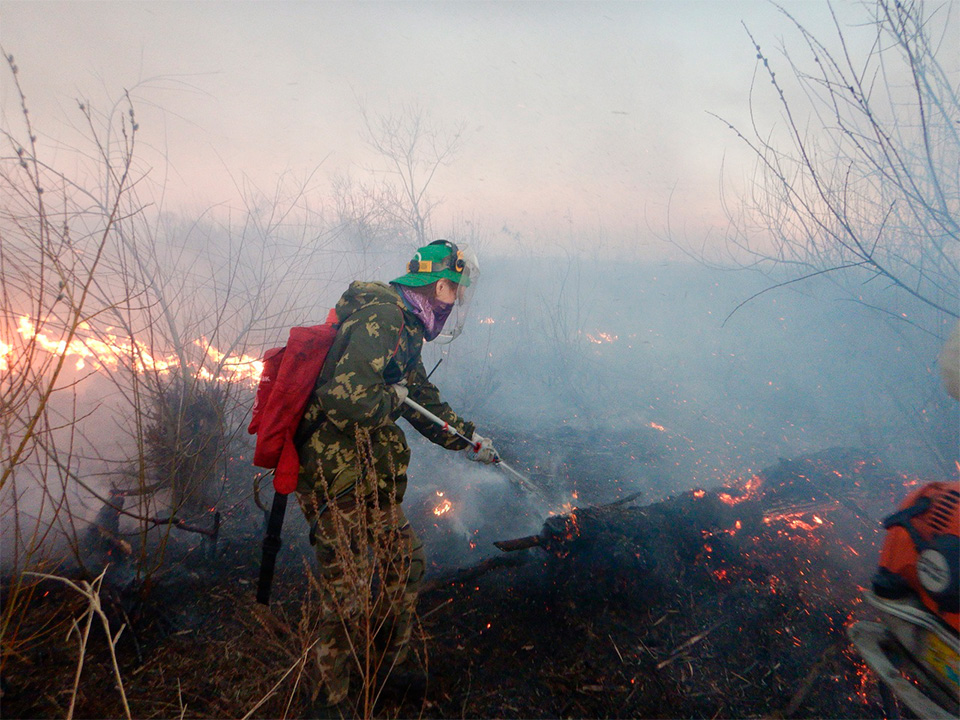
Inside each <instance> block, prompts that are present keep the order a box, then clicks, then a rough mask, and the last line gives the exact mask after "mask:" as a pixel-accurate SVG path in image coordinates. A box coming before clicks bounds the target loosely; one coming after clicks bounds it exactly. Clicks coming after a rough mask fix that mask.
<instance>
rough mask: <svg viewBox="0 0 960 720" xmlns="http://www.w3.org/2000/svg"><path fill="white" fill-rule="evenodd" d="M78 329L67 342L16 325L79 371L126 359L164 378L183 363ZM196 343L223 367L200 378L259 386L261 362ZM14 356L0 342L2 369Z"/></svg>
mask: <svg viewBox="0 0 960 720" xmlns="http://www.w3.org/2000/svg"><path fill="white" fill-rule="evenodd" d="M78 330H79V332H78V334H77V335H75V336H74V337H73V338H72V339H71V340H70V342H69V343H68V342H67V341H66V340H63V339H55V338H52V337H50V336H49V335H48V334H47V333H44V332H38V331H37V327H36V325H34V323H33V322H31V320H30V318H29V317H27V316H26V315H23V316H20V318H19V319H18V322H17V334H18V335H20V336H21V337H22V338H23V340H24V341H25V342H27V343H30V344H32V345H33V346H34V347H35V348H38V349H40V350H42V351H44V352H47V353H50V354H52V355H60V356H63V357H65V358H68V359H71V360H73V359H75V367H76V369H77V370H83V369H84V368H85V367H86V366H87V362H91V363H92V364H93V365H94V368H95V369H97V370H109V369H113V368H117V367H119V366H120V365H121V361H122V360H123V359H126V358H130V359H132V364H133V367H134V369H135V370H136V372H138V373H145V372H155V373H158V374H160V375H165V374H167V373H169V372H171V371H173V370H175V369H177V368H178V367H179V366H180V360H179V358H178V357H177V356H176V355H175V354H172V353H171V354H169V355H167V356H165V357H159V356H154V355H153V354H152V353H150V352H149V351H148V349H147V347H146V346H145V345H144V344H143V343H141V342H139V341H137V340H131V339H129V338H122V337H119V336H117V335H114V334H112V333H109V332H107V333H103V334H101V335H100V336H98V337H93V336H92V335H91V334H90V333H89V330H90V327H89V325H87V324H86V323H81V324H80V326H79V328H78ZM193 344H194V345H196V346H197V347H199V348H201V349H202V350H203V355H204V362H205V363H208V364H213V365H215V366H218V367H219V368H220V372H219V373H218V374H217V375H216V376H215V375H214V373H213V372H211V371H210V369H209V368H208V367H204V366H201V367H200V368H198V371H197V375H198V376H199V377H200V378H202V379H205V380H214V379H216V380H218V381H227V382H244V381H245V382H249V383H251V384H256V382H257V381H258V380H259V379H260V374H261V373H262V372H263V363H262V362H261V361H260V360H258V359H256V358H254V357H251V356H249V355H244V354H241V355H232V356H228V355H226V354H225V353H221V352H220V351H219V350H217V348H215V347H214V346H213V345H210V343H209V342H208V341H207V340H206V338H201V339H199V340H195V341H194V343H193ZM13 354H14V349H13V346H12V345H10V344H9V343H7V342H4V341H2V340H0V370H8V369H9V361H8V360H7V358H8V357H9V358H12V357H13Z"/></svg>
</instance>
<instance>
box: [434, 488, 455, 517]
mask: <svg viewBox="0 0 960 720" xmlns="http://www.w3.org/2000/svg"><path fill="white" fill-rule="evenodd" d="M437 497H438V498H439V502H438V503H437V505H436V506H435V507H434V508H433V514H434V515H436V516H437V517H440V516H442V515H446V514H447V513H448V512H450V511H451V510H453V503H452V502H450V500H449V498H445V497H444V496H443V492H441V491H440V490H437Z"/></svg>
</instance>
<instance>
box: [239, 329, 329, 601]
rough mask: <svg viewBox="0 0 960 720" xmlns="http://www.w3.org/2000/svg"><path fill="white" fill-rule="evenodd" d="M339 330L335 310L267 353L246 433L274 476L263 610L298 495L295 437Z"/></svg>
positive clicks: (257, 461)
mask: <svg viewBox="0 0 960 720" xmlns="http://www.w3.org/2000/svg"><path fill="white" fill-rule="evenodd" d="M338 328H339V324H338V321H337V314H336V311H334V310H331V311H330V313H329V315H328V316H327V321H326V322H325V323H324V324H323V325H313V326H311V327H295V328H291V330H290V337H289V339H288V340H287V344H286V345H285V346H284V347H280V348H273V349H271V350H268V351H267V353H266V354H265V355H264V358H263V373H261V375H260V383H259V385H258V386H257V395H256V399H255V400H254V403H253V417H252V419H251V421H250V426H249V427H248V428H247V432H249V433H250V434H251V435H256V436H257V443H256V447H255V449H254V453H253V464H254V465H256V466H257V467H261V468H267V469H272V470H273V489H274V495H273V504H272V505H271V507H270V516H269V519H268V520H267V532H266V536H265V537H264V538H263V555H262V559H261V562H260V578H259V580H258V582H257V602H259V603H261V604H263V605H268V604H269V603H270V586H271V584H272V583H273V570H274V566H275V564H276V559H277V554H278V553H279V552H280V547H281V546H282V545H283V541H282V540H281V538H280V531H281V529H282V528H283V516H284V514H285V513H286V510H287V496H288V495H289V494H290V493H292V492H293V491H294V490H296V489H297V477H298V475H299V473H300V457H299V455H298V454H297V448H296V445H295V444H294V442H293V436H294V433H295V432H296V431H297V426H298V425H299V424H300V420H301V418H302V417H303V411H304V410H305V409H306V406H307V401H308V400H309V399H310V394H311V393H312V392H313V388H314V385H315V384H316V382H317V376H318V375H320V370H321V368H323V362H324V360H326V358H327V353H328V352H329V351H330V347H331V346H332V345H333V341H334V338H336V336H337V329H338Z"/></svg>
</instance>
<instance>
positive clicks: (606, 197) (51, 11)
mask: <svg viewBox="0 0 960 720" xmlns="http://www.w3.org/2000/svg"><path fill="white" fill-rule="evenodd" d="M787 7H788V8H789V9H790V10H791V12H793V13H795V14H796V16H797V17H798V19H800V20H801V21H803V22H804V23H805V24H807V25H808V26H809V27H810V28H812V29H814V30H817V31H818V32H822V33H823V34H824V35H829V34H830V33H831V32H832V29H831V24H830V19H829V11H828V6H827V5H826V3H823V2H819V1H814V0H808V1H807V2H799V3H797V2H792V3H787ZM858 7H859V6H858V5H855V4H852V3H843V2H841V3H837V4H836V5H835V9H836V10H837V12H838V14H839V15H840V17H841V18H852V17H862V15H861V14H860V11H859V10H858ZM741 22H746V23H747V25H748V26H749V27H750V29H751V31H752V32H753V33H754V35H755V36H756V37H757V39H758V40H760V41H761V43H763V44H764V45H765V47H767V48H769V49H770V50H771V51H772V50H774V49H775V46H776V45H777V43H778V41H779V39H780V38H781V37H783V38H786V39H787V40H789V38H790V37H791V36H790V34H789V31H790V27H789V23H788V21H787V20H786V19H785V18H784V17H783V16H782V15H780V14H779V13H778V11H777V10H776V8H775V7H773V6H772V5H770V4H768V3H765V2H759V1H757V0H742V1H738V2H732V1H731V2H717V1H715V0H711V1H709V2H700V1H694V0H684V1H679V2H677V1H674V2H666V1H662V2H661V1H649V2H628V3H611V2H598V3H572V2H563V3H561V2H539V3H533V2H508V3H493V2H482V3H481V2H451V3H426V2H404V3H399V2H397V3H346V2H343V3H334V2H316V1H312V2H259V3H246V2H202V3H201V2H149V3H147V2H66V3H64V2H35V1H33V0H31V1H30V2H19V1H11V0H2V2H0V23H2V25H0V40H2V44H3V48H4V51H5V52H6V53H9V54H13V55H14V56H15V57H16V59H17V62H18V65H19V67H20V73H21V74H20V77H21V82H22V84H23V86H24V90H25V92H26V94H27V96H28V102H29V105H30V107H31V113H32V117H33V118H34V120H35V122H36V125H37V127H38V129H39V130H40V134H41V136H42V137H44V138H48V139H51V138H55V139H58V140H66V141H67V142H70V141H69V140H68V138H70V137H71V135H70V133H69V132H68V126H69V125H76V124H78V119H79V114H78V112H77V110H76V104H75V99H76V98H83V99H87V100H89V101H91V102H92V103H93V104H94V106H95V107H98V108H100V109H106V108H107V107H108V106H109V102H110V101H111V100H114V99H116V98H117V97H118V96H120V95H121V93H122V91H123V89H124V88H127V89H130V90H131V93H132V96H133V97H134V99H135V102H136V106H137V112H138V120H139V123H140V131H141V136H140V139H141V143H143V144H144V145H149V146H150V147H151V148H152V150H151V151H148V152H147V153H146V157H147V159H148V160H149V161H150V162H151V163H152V164H153V165H154V167H155V168H156V169H155V171H154V179H155V180H157V181H158V182H159V181H160V180H163V179H164V178H166V180H165V182H166V196H165V206H166V207H167V209H171V210H186V211H188V212H195V211H197V210H199V209H202V208H204V207H206V206H209V205H213V204H219V203H227V204H230V205H234V206H235V205H238V204H239V202H238V195H237V191H236V188H235V186H234V183H235V182H238V183H242V182H244V181H246V182H252V183H254V184H256V185H258V186H260V187H262V188H270V187H271V186H272V185H273V184H274V183H275V181H276V178H277V177H278V176H279V175H281V174H282V173H284V172H290V173H292V176H293V177H303V176H306V175H307V174H308V173H309V172H310V171H311V170H313V169H315V168H316V167H317V166H320V170H319V173H318V175H317V176H316V177H317V179H318V182H317V183H316V187H317V189H316V193H317V195H318V197H317V200H316V202H317V203H319V202H322V201H323V197H322V196H323V194H324V188H325V186H326V179H327V178H328V177H329V176H330V175H331V174H333V173H334V172H336V171H343V170H348V169H349V170H351V171H352V172H353V173H355V174H358V175H362V173H363V172H364V170H363V168H364V167H368V166H369V165H370V164H371V163H372V162H373V159H372V157H371V155H370V153H369V151H368V150H367V149H365V148H364V147H363V145H362V144H361V143H360V140H359V128H360V114H359V110H358V107H359V103H360V102H364V103H366V105H367V106H368V107H369V108H370V110H371V112H373V113H384V112H391V111H393V110H395V109H396V108H398V107H400V106H401V105H402V104H404V103H419V104H420V105H421V106H422V107H424V108H425V109H427V110H428V111H429V113H430V115H431V118H432V119H433V121H434V122H436V123H437V124H440V125H443V126H446V127H453V126H454V125H455V124H456V123H457V121H461V120H462V121H463V122H464V123H465V124H466V129H467V132H466V137H465V143H464V145H463V150H462V151H461V152H460V153H459V154H458V155H457V157H456V158H455V162H454V163H453V164H452V165H451V166H449V167H447V168H444V169H443V170H442V171H441V172H440V173H439V174H438V175H437V177H436V179H435V183H434V185H433V186H432V189H433V191H434V194H435V195H438V196H441V197H442V198H444V200H445V203H444V205H443V207H442V209H441V213H445V214H447V215H450V214H456V215H460V216H465V217H468V218H476V219H479V220H481V222H482V225H483V227H485V228H486V229H487V230H489V231H492V232H497V231H499V230H500V228H501V227H502V226H508V227H510V228H511V229H513V230H520V231H522V232H533V231H541V232H558V233H562V232H564V231H565V230H569V228H568V227H567V226H568V225H569V224H570V223H572V224H573V226H574V227H576V228H596V227H599V226H602V227H604V228H605V229H607V230H608V231H610V232H614V233H618V232H621V231H628V232H632V229H635V228H639V230H640V233H641V234H643V235H646V234H647V232H646V227H647V225H648V223H649V224H652V225H654V226H656V227H660V226H662V225H663V224H664V222H665V219H666V210H665V208H666V205H667V202H668V199H669V198H670V197H671V194H672V196H673V201H672V202H673V215H674V217H673V220H674V222H675V223H676V224H677V225H680V224H685V225H686V226H687V228H688V230H689V231H690V232H692V233H694V234H699V233H703V232H706V230H707V229H709V228H715V230H714V231H716V228H718V227H719V226H720V225H722V214H721V212H720V205H719V191H718V183H719V174H720V168H721V164H722V163H723V162H724V159H725V158H726V168H727V172H728V173H731V174H733V175H735V176H737V175H741V174H743V173H744V172H746V169H747V168H748V165H747V163H746V161H745V158H746V156H745V153H744V152H743V150H742V148H741V147H740V146H739V145H738V143H737V141H736V140H735V138H734V137H733V135H732V134H731V133H730V131H729V130H728V129H727V128H726V127H725V126H724V125H723V124H722V123H720V122H719V121H718V120H716V119H715V118H713V117H711V116H710V115H709V114H708V113H709V112H715V113H717V114H719V115H722V116H724V117H729V118H730V119H732V120H735V121H737V122H740V123H743V122H745V121H746V118H747V115H746V113H747V103H748V95H749V91H750V85H751V80H752V77H753V72H754V65H755V53H754V50H753V48H752V47H751V45H750V41H749V38H748V37H747V34H746V32H745V30H744V28H743V26H742V25H741ZM9 86H10V83H9V75H8V74H7V71H6V70H5V71H4V75H3V84H2V88H3V90H2V93H3V96H2V101H3V103H2V104H3V112H4V124H5V125H9V124H13V123H15V122H16V118H15V116H12V115H11V112H16V109H17V108H16V106H15V104H14V98H13V96H12V94H11V92H10V89H9ZM150 152H157V153H161V155H151V154H150ZM244 179H246V180H244ZM439 217H440V218H441V219H442V218H443V217H444V215H443V214H441V215H440V216H439Z"/></svg>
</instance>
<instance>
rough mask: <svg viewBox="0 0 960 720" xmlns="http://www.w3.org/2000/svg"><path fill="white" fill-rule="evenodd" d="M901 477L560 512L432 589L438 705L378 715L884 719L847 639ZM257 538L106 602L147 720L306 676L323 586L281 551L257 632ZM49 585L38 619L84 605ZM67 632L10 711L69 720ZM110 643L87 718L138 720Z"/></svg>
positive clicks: (397, 699) (851, 459)
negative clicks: (309, 632)
mask: <svg viewBox="0 0 960 720" xmlns="http://www.w3.org/2000/svg"><path fill="white" fill-rule="evenodd" d="M834 471H836V472H834ZM838 473H839V474H838ZM903 482H904V479H903V478H901V477H898V476H896V475H895V474H893V473H890V472H888V471H887V470H886V469H885V468H883V467H882V466H881V465H880V464H878V463H876V462H875V461H873V460H871V459H870V458H865V457H863V456H860V455H857V454H855V453H849V452H840V451H828V452H825V453H820V454H818V455H816V456H812V457H808V458H802V459H799V460H795V461H782V462H781V463H780V464H779V465H777V466H775V467H773V468H769V469H767V470H765V471H764V472H762V473H758V474H757V475H755V476H753V477H752V478H746V479H744V480H743V481H742V482H736V483H730V484H729V487H720V488H713V489H698V490H691V491H687V492H684V493H681V494H679V495H677V496H675V497H672V498H669V499H667V500H665V501H662V502H658V503H653V504H648V505H642V506H641V505H637V504H630V503H620V504H614V505H609V506H601V507H583V508H577V509H575V510H573V511H572V512H570V513H568V514H566V515H558V516H555V517H553V518H550V519H549V520H548V522H547V523H546V524H545V525H544V531H543V533H542V535H543V536H544V537H547V538H548V539H549V542H547V543H543V544H541V545H540V547H533V548H530V549H527V550H523V551H521V552H516V553H504V554H503V555H501V556H498V557H497V558H494V560H496V561H497V562H491V561H487V563H486V565H485V566H484V567H479V566H478V567H477V568H474V569H473V571H472V572H467V573H463V572H461V573H460V574H458V575H456V576H454V578H453V579H452V580H451V579H450V578H443V577H440V578H436V577H435V578H434V580H433V582H432V583H431V585H430V588H429V589H427V590H426V591H425V592H424V594H423V595H422V597H421V603H420V616H421V629H422V631H423V633H424V638H425V639H424V649H425V651H426V653H427V655H428V656H429V658H430V662H429V668H428V684H427V688H426V691H425V693H423V694H418V695H416V696H411V695H409V694H404V693H403V692H392V693H387V694H386V695H385V696H384V698H383V699H382V700H381V703H380V705H379V707H378V709H377V710H376V714H377V715H378V716H380V715H382V716H390V717H397V716H399V717H419V716H423V717H465V716H471V717H495V716H496V717H694V716H696V717H705V716H710V717H716V716H719V717H749V716H770V715H778V716H782V717H839V716H843V717H879V716H880V714H881V710H880V707H879V705H878V696H877V691H876V685H875V681H874V680H873V678H872V677H871V676H870V675H869V673H867V672H866V670H865V668H864V666H863V664H862V663H861V662H859V660H858V659H857V657H856V656H855V655H854V654H853V653H852V652H851V651H850V648H849V645H848V643H847V641H846V637H845V635H844V628H845V626H846V625H847V624H849V622H851V620H852V616H853V614H854V613H860V612H863V608H862V606H861V605H860V601H859V593H860V586H861V585H862V584H864V583H866V582H867V579H868V578H869V577H870V574H871V572H872V570H873V567H874V563H875V560H876V556H877V552H878V547H879V543H880V542H881V540H882V535H881V533H880V532H879V529H878V528H877V526H876V523H875V520H876V519H878V518H879V517H880V516H881V515H883V514H885V513H887V512H889V509H890V508H891V507H894V504H893V501H894V499H896V498H898V497H899V496H900V495H902V494H903V487H902V486H903ZM443 499H444V498H443V497H441V496H436V497H435V498H434V500H433V501H431V503H430V504H427V505H426V506H425V507H424V509H423V512H424V513H425V516H426V515H429V518H430V519H428V520H426V521H425V522H428V523H432V522H434V521H436V520H438V519H439V520H440V521H443V518H445V517H447V515H448V514H449V515H452V514H454V513H456V511H457V510H456V504H455V503H454V505H453V507H452V508H451V509H450V510H449V511H446V512H445V513H444V514H442V515H436V514H435V512H434V511H435V509H436V508H437V507H443V505H442V501H443ZM731 500H737V502H731ZM424 534H425V539H426V541H427V544H428V549H429V545H430V534H429V533H424ZM259 539H260V538H259V537H257V536H256V535H255V534H254V533H251V534H250V535H249V536H247V537H244V538H233V539H232V540H230V541H225V542H222V543H221V547H220V554H219V557H218V558H217V559H216V561H215V562H214V563H211V562H210V561H209V560H203V559H202V558H200V557H199V554H198V555H197V557H196V559H188V560H186V561H185V562H184V564H183V565H182V566H181V567H180V569H179V570H178V571H177V573H175V574H171V575H168V577H167V578H166V579H165V580H164V581H163V582H162V583H161V584H160V585H158V586H157V587H156V588H155V589H154V592H153V593H152V594H151V595H150V597H149V598H148V600H147V601H146V602H143V603H132V601H131V599H130V598H128V597H124V596H123V594H122V593H121V592H120V591H119V590H117V589H116V588H112V589H105V591H104V592H105V593H106V599H105V603H104V604H105V607H106V608H107V611H108V613H110V614H111V617H112V620H113V621H114V623H115V625H114V627H115V628H116V627H119V625H120V624H121V623H123V622H126V621H129V627H130V630H128V631H127V633H125V636H124V637H122V638H121V640H120V643H119V645H118V652H119V654H120V668H121V673H122V675H123V677H124V680H125V686H126V692H127V698H128V701H129V703H130V705H131V708H132V710H133V714H134V716H137V717H169V716H172V715H180V714H181V713H183V714H184V715H185V716H187V717H243V716H244V715H245V714H246V713H247V712H248V711H249V710H250V709H251V708H252V707H253V706H254V705H255V704H256V702H257V701H258V700H259V699H260V698H262V697H264V696H265V695H266V694H267V692H268V691H269V690H270V688H271V687H273V686H274V684H275V683H276V682H277V681H278V680H279V679H280V678H281V676H282V674H283V672H284V670H285V669H286V668H287V667H289V666H290V664H291V659H290V657H291V656H290V653H291V652H295V651H296V650H297V648H298V645H297V640H296V626H297V624H298V622H299V618H300V617H301V614H302V613H303V612H304V611H305V608H304V607H303V605H302V600H303V598H304V597H305V595H306V592H307V584H306V582H305V580H304V578H303V575H302V572H303V571H302V566H301V565H300V563H299V561H298V559H297V558H296V557H295V556H296V554H297V548H296V547H288V548H286V549H285V551H284V554H283V555H281V557H280V562H279V564H278V568H279V570H280V575H279V576H278V578H277V580H276V581H275V587H274V591H273V597H274V598H275V606H274V607H273V608H272V609H271V611H270V614H269V616H263V617H262V618H261V620H263V619H267V621H266V622H258V621H257V620H256V618H255V614H254V613H255V610H254V602H253V578H254V574H255V570H256V567H257V555H258V551H259ZM45 591H49V592H48V593H47V594H46V595H43V594H42V593H37V597H38V605H37V609H38V612H37V613H36V614H35V615H34V619H35V621H37V622H39V621H40V618H42V617H43V616H44V615H46V616H47V617H51V618H52V617H59V618H63V617H64V616H65V615H66V616H69V615H70V614H71V613H72V612H75V611H77V610H78V608H77V607H76V605H75V601H70V600H69V598H68V597H67V596H66V595H65V594H63V593H62V591H60V590H58V589H57V588H56V587H54V586H51V587H49V588H45ZM58 593H59V599H58ZM61 601H63V602H65V603H66V604H64V605H60V602H61ZM277 601H279V605H277V604H276V602H277ZM71 602H72V603H73V604H71ZM56 640H57V642H51V643H43V644H40V645H37V646H36V647H33V648H32V649H30V650H29V651H27V652H26V653H25V654H24V655H23V657H21V658H20V659H19V662H18V663H17V665H16V668H15V669H14V670H13V671H12V672H10V673H8V674H6V675H5V677H4V683H5V685H4V698H3V705H4V714H5V716H6V717H54V716H59V715H63V714H64V710H65V708H66V707H67V699H66V698H65V695H64V692H65V690H66V689H68V686H69V678H70V671H71V669H72V668H74V667H75V666H76V665H75V661H76V656H75V651H74V650H72V649H71V648H70V647H69V646H67V645H64V644H63V643H61V642H59V640H60V637H59V636H58V637H57V638H56ZM100 641H101V642H99V643H97V642H92V643H91V646H92V647H93V650H92V653H93V654H92V656H91V657H90V658H88V661H87V666H86V669H85V675H84V678H83V682H82V683H81V690H82V692H81V694H80V696H79V697H78V698H77V716H78V717H109V716H117V715H119V714H122V708H121V707H120V706H119V704H118V703H119V700H118V699H117V694H116V692H115V691H114V690H113V689H112V688H113V684H112V683H113V681H112V676H111V673H110V672H109V664H107V662H106V661H107V658H106V657H105V656H104V655H103V653H104V652H105V643H104V642H103V638H102V637H101V638H100ZM94 646H95V647H94ZM98 653H99V654H98ZM288 702H290V706H289V709H288V708H287V703H288ZM284 714H286V715H287V716H289V717H297V716H299V717H303V716H315V714H314V713H313V712H312V711H311V710H310V705H309V697H308V694H307V693H306V692H305V691H303V690H299V691H297V692H296V693H294V695H293V696H292V698H291V695H290V692H289V688H287V689H286V691H285V692H280V693H278V694H277V695H276V696H274V697H272V698H271V699H270V700H268V702H267V703H266V704H265V705H263V706H262V707H260V708H259V709H258V710H257V711H256V713H255V716H259V717H266V716H270V717H280V716H283V715H284Z"/></svg>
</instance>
